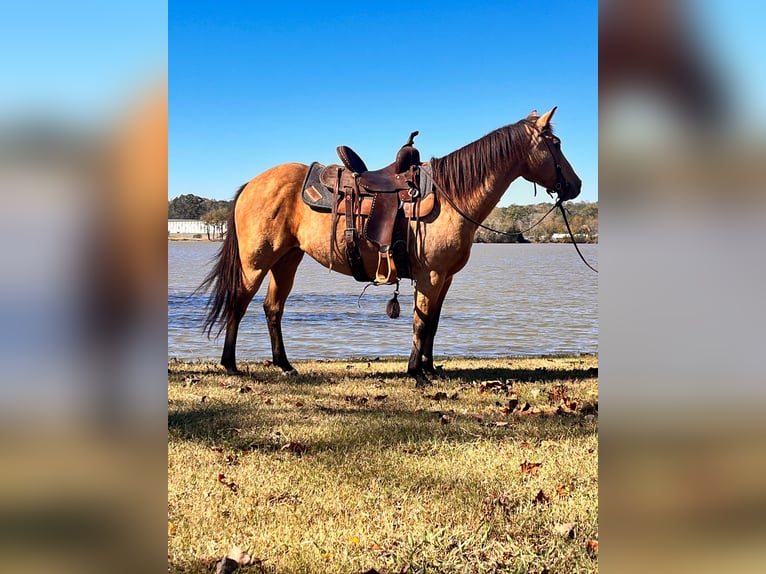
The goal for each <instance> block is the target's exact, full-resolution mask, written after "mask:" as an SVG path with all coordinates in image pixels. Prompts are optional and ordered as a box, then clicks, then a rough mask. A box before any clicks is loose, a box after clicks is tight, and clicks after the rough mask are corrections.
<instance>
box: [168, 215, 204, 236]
mask: <svg viewBox="0 0 766 574" xmlns="http://www.w3.org/2000/svg"><path fill="white" fill-rule="evenodd" d="M207 231H208V226H207V225H205V224H204V223H203V222H201V221H200V220H199V219H168V235H177V234H184V235H193V234H197V233H198V234H201V235H207ZM211 231H212V230H211Z"/></svg>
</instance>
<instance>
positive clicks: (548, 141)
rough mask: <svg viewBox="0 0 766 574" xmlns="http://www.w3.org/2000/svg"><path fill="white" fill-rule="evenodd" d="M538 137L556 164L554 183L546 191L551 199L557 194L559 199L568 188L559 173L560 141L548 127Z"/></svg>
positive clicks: (562, 175) (561, 173)
mask: <svg viewBox="0 0 766 574" xmlns="http://www.w3.org/2000/svg"><path fill="white" fill-rule="evenodd" d="M540 137H541V138H542V139H543V143H545V147H547V148H548V153H549V154H551V157H552V158H553V160H554V161H555V162H556V183H555V184H554V185H553V189H550V188H548V189H546V191H547V192H548V195H550V196H551V197H553V194H554V193H555V194H557V195H558V196H559V199H560V198H561V192H562V191H563V190H565V189H566V190H568V189H569V187H570V185H569V182H567V181H566V180H565V179H564V174H563V172H562V171H561V156H562V153H561V140H560V139H559V138H558V137H556V136H555V135H553V132H551V130H550V128H548V127H546V128H544V129H543V130H542V131H541V132H540ZM554 149H555V150H556V153H554V151H553V150H554ZM567 199H569V198H567ZM564 201H566V200H564Z"/></svg>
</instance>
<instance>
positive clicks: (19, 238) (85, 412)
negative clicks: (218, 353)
mask: <svg viewBox="0 0 766 574" xmlns="http://www.w3.org/2000/svg"><path fill="white" fill-rule="evenodd" d="M0 27H2V28H3V32H4V33H3V35H2V39H0V49H2V51H3V53H5V54H6V55H9V54H12V55H14V56H13V57H12V58H7V59H4V60H3V61H2V63H1V64H0V69H2V70H3V72H4V75H5V77H6V79H7V80H8V83H7V85H6V86H5V88H4V91H3V94H2V95H1V96H0V198H2V202H3V209H2V210H0V229H2V231H3V234H4V241H3V243H2V245H1V246H0V264H1V265H2V268H3V273H2V274H0V324H1V325H2V326H3V328H2V329H1V330H0V432H1V433H2V434H0V437H2V438H0V466H2V468H3V470H4V472H3V473H2V474H1V475H0V560H1V561H2V564H3V570H7V571H21V570H22V569H23V571H24V572H38V571H39V572H89V571H93V572H104V571H108V572H120V571H126V572H136V571H150V570H154V569H161V568H163V567H164V563H165V561H166V553H165V549H164V538H163V537H164V536H165V534H164V530H165V528H164V524H163V523H164V522H165V518H166V510H165V507H166V502H167V490H166V480H165V477H166V466H167V465H166V462H167V447H166V424H167V417H166V412H167V411H166V404H167V395H166V382H165V378H164V374H163V373H164V370H165V369H166V366H167V363H166V335H165V333H166V294H167V289H166V287H167V251H166V249H167V243H166V236H165V231H164V220H165V219H166V198H167V118H168V110H167V6H166V5H164V4H162V3H148V2H134V3H130V4H128V3H119V2H118V3H109V4H98V3H92V2H78V1H77V0H75V1H74V2H71V3H65V4H60V3H52V2H36V1H32V2H30V3H26V4H24V5H13V6H11V5H9V6H7V7H6V8H4V21H3V24H2V25H0ZM41 38H45V41H44V42H40V39H41ZM22 60H23V61H22ZM158 566H159V568H158Z"/></svg>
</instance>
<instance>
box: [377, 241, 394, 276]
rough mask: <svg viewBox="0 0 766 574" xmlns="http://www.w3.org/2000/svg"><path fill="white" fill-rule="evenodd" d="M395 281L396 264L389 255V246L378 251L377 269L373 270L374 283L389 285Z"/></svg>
mask: <svg viewBox="0 0 766 574" xmlns="http://www.w3.org/2000/svg"><path fill="white" fill-rule="evenodd" d="M395 281H396V264H395V263H394V258H393V257H391V251H390V248H388V247H386V250H385V251H379V252H378V269H377V271H376V272H375V283H377V284H383V285H390V284H391V283H394V282H395Z"/></svg>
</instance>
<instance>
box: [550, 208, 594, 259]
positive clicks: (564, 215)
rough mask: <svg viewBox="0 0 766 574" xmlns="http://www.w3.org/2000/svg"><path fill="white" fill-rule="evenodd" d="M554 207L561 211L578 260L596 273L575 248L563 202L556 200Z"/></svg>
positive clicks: (578, 249)
mask: <svg viewBox="0 0 766 574" xmlns="http://www.w3.org/2000/svg"><path fill="white" fill-rule="evenodd" d="M554 207H558V208H559V209H560V210H561V217H563V218H564V223H565V224H566V226H567V231H568V232H569V237H571V238H572V245H574V248H575V249H576V250H577V255H579V256H580V259H582V262H583V263H585V265H587V266H588V267H589V268H590V269H592V270H593V271H595V272H596V273H598V269H595V268H594V267H593V266H592V265H591V264H590V263H588V262H587V261H585V257H583V255H582V253H580V248H579V247H577V242H576V241H575V238H574V233H572V228H571V227H569V221H568V220H567V212H566V209H564V202H563V201H561V198H559V199H557V200H556V204H555V205H554Z"/></svg>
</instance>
